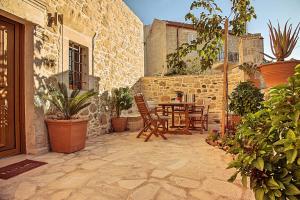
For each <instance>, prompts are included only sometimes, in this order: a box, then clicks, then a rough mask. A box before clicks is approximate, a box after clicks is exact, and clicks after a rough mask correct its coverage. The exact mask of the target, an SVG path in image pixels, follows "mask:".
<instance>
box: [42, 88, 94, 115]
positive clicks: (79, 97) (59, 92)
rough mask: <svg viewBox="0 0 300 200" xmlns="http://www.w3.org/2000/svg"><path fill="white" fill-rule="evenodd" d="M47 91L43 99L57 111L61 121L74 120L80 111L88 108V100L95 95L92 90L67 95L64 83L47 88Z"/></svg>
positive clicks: (75, 91) (77, 91) (76, 91)
mask: <svg viewBox="0 0 300 200" xmlns="http://www.w3.org/2000/svg"><path fill="white" fill-rule="evenodd" d="M48 89H49V93H48V95H47V96H45V99H46V100H48V101H49V102H50V103H51V104H52V105H53V106H54V107H55V108H56V109H57V110H58V111H59V113H60V114H61V115H62V116H61V119H65V120H69V119H72V118H74V116H75V115H77V114H78V113H79V112H80V111H81V110H82V109H84V108H86V107H87V106H89V105H90V104H91V103H90V102H89V100H90V98H91V97H93V96H95V95H96V94H97V93H96V92H94V90H89V91H87V92H84V93H80V90H78V89H76V90H73V91H72V92H71V94H70V95H69V94H68V89H67V86H66V85H65V84H64V83H58V86H57V87H52V86H49V88H48Z"/></svg>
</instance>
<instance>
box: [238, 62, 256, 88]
mask: <svg viewBox="0 0 300 200" xmlns="http://www.w3.org/2000/svg"><path fill="white" fill-rule="evenodd" d="M238 68H239V69H240V70H242V71H244V72H245V73H246V74H247V76H248V77H249V79H250V81H251V82H252V83H253V84H254V85H255V87H257V88H260V87H261V81H260V76H261V75H260V73H259V68H258V65H257V64H254V63H252V62H248V63H243V64H241V65H239V66H238Z"/></svg>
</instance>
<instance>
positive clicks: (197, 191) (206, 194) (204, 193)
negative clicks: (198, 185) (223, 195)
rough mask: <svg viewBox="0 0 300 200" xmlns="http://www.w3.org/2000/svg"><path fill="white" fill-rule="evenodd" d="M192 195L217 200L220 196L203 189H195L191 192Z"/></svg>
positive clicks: (201, 199) (200, 199) (202, 198)
mask: <svg viewBox="0 0 300 200" xmlns="http://www.w3.org/2000/svg"><path fill="white" fill-rule="evenodd" d="M189 194H190V195H191V196H192V197H195V198H197V199H199V200H204V199H209V200H217V198H218V196H217V195H215V194H214V193H212V192H207V191H204V190H202V189H193V190H191V191H190V192H189Z"/></svg>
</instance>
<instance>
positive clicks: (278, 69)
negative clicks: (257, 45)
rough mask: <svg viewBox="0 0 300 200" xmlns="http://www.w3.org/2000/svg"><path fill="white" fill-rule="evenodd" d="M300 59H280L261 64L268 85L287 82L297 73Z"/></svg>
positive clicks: (261, 70)
mask: <svg viewBox="0 0 300 200" xmlns="http://www.w3.org/2000/svg"><path fill="white" fill-rule="evenodd" d="M298 64H300V61H298V60H297V61H280V62H275V63H269V64H265V65H261V66H260V68H259V69H260V72H261V74H262V76H263V78H264V80H265V84H266V87H267V88H269V87H273V86H276V85H279V84H283V83H287V80H288V78H289V77H290V76H292V75H293V74H294V73H295V67H296V66H297V65H298Z"/></svg>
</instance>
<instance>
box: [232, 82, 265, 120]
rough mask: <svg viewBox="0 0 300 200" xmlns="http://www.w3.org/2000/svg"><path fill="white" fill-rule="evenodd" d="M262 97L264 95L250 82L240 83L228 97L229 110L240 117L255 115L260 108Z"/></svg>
mask: <svg viewBox="0 0 300 200" xmlns="http://www.w3.org/2000/svg"><path fill="white" fill-rule="evenodd" d="M263 97H264V95H263V94H262V93H261V92H260V90H259V89H258V88H256V87H255V86H254V85H253V84H252V83H251V82H241V83H240V84H239V85H238V86H237V87H236V88H235V89H234V91H233V92H232V93H231V95H230V97H229V99H230V104H229V110H230V111H232V112H233V113H234V114H236V115H240V116H244V115H246V114H248V113H255V112H256V111H258V110H259V109H261V108H262V106H261V102H262V101H263Z"/></svg>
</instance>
